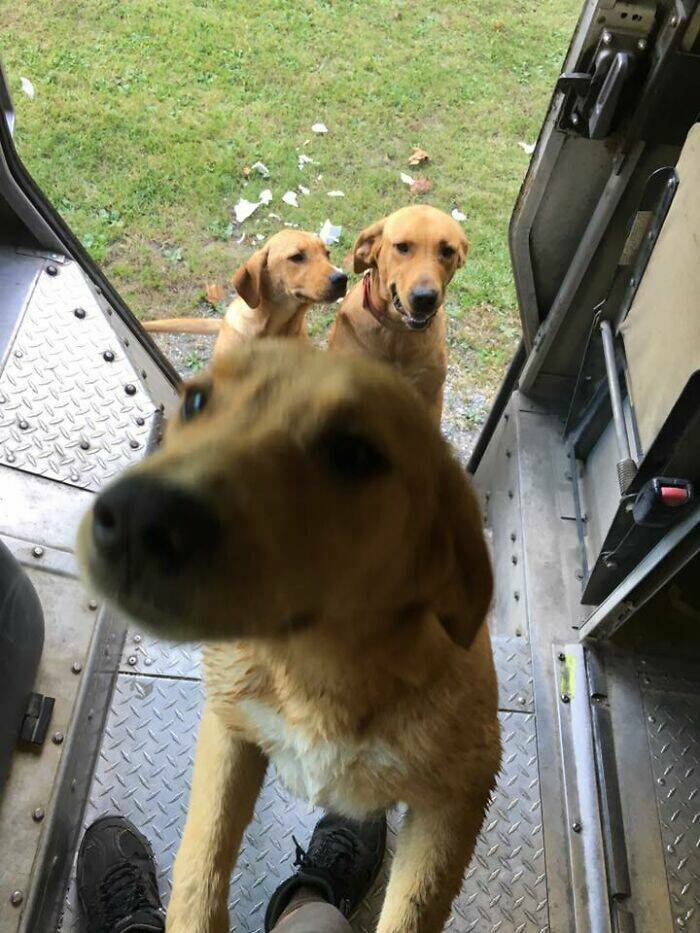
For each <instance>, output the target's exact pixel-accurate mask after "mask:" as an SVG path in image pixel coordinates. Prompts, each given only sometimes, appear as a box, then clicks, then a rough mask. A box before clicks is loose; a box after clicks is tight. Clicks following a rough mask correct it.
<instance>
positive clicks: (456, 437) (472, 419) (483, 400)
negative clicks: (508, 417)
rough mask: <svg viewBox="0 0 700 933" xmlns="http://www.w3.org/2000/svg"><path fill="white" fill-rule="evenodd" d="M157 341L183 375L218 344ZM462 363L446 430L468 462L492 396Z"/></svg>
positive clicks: (453, 377) (200, 339) (453, 371)
mask: <svg viewBox="0 0 700 933" xmlns="http://www.w3.org/2000/svg"><path fill="white" fill-rule="evenodd" d="M153 337H154V338H155V341H156V343H157V344H158V346H159V347H160V348H161V350H162V351H163V353H164V354H165V355H166V356H167V357H168V358H169V359H170V361H171V362H172V364H173V366H174V367H175V369H176V370H177V371H178V372H179V373H180V375H181V376H182V377H183V378H186V377H187V376H191V375H192V374H193V373H194V372H196V371H197V370H198V369H199V368H201V367H202V366H204V365H206V363H207V361H208V360H209V358H210V356H211V352H212V348H213V346H214V340H215V338H214V337H211V336H198V335H196V334H154V335H153ZM458 376H459V362H458V361H455V362H452V363H450V365H449V366H448V371H447V382H446V384H445V402H444V407H443V415H442V430H443V432H444V434H445V436H446V437H447V439H448V440H449V441H450V443H451V444H452V445H453V447H454V448H455V450H456V451H457V453H458V455H459V458H460V460H462V462H463V463H465V464H466V462H467V460H468V458H469V454H470V453H471V450H472V448H473V446H474V443H475V441H476V438H477V436H478V434H479V428H480V425H481V424H482V423H483V422H484V420H485V418H486V415H487V413H488V405H489V400H488V398H487V397H486V396H485V395H484V394H483V393H480V392H474V393H471V394H468V393H465V392H463V391H462V390H461V389H459V388H458V387H457V385H456V383H458V382H459V379H458Z"/></svg>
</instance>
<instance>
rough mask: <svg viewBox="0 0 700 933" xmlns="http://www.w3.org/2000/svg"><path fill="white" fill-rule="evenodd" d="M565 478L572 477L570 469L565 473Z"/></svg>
mask: <svg viewBox="0 0 700 933" xmlns="http://www.w3.org/2000/svg"><path fill="white" fill-rule="evenodd" d="M564 479H568V480H570V479H571V473H569V471H568V470H567V471H566V473H565V474H564Z"/></svg>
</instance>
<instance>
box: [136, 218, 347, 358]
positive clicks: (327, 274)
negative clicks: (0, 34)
mask: <svg viewBox="0 0 700 933" xmlns="http://www.w3.org/2000/svg"><path fill="white" fill-rule="evenodd" d="M232 283H233V286H234V287H235V289H236V291H237V292H238V297H237V298H235V299H234V301H232V302H231V304H230V305H229V307H228V310H227V311H226V316H225V317H224V318H223V319H222V320H212V319H211V318H166V319H165V320H160V321H147V322H146V323H145V324H144V325H143V326H144V328H145V329H146V330H147V331H148V332H149V333H151V334H218V337H217V340H216V343H215V344H214V355H215V356H216V355H220V354H222V353H223V354H225V353H227V352H228V350H230V348H231V347H232V346H234V345H236V344H239V343H243V342H245V341H247V340H254V339H256V338H258V337H301V338H304V339H305V338H306V336H307V335H306V325H305V317H306V312H307V311H308V310H309V308H310V307H311V306H312V305H314V304H317V303H320V302H329V303H330V302H333V301H337V300H338V298H342V297H343V295H344V294H345V289H346V287H347V284H348V277H347V275H345V273H344V272H343V271H342V269H338V268H337V267H336V266H334V265H333V264H332V263H331V261H330V253H329V250H328V247H327V246H326V244H325V243H324V242H323V240H322V239H321V238H320V237H318V236H316V234H314V233H307V232H306V231H304V230H281V231H280V232H279V233H276V234H275V235H274V236H271V237H270V239H269V240H268V241H267V243H266V244H265V245H264V246H263V247H262V248H261V249H259V250H258V251H257V252H255V253H253V255H252V256H251V257H250V259H248V260H247V261H246V262H244V263H243V265H242V266H241V267H240V269H238V270H237V271H236V273H235V275H234V276H233V278H232Z"/></svg>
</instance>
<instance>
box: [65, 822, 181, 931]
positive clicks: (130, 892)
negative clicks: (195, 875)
mask: <svg viewBox="0 0 700 933" xmlns="http://www.w3.org/2000/svg"><path fill="white" fill-rule="evenodd" d="M78 897H79V898H80V906H81V907H82V908H83V914H84V916H85V919H86V921H87V930H88V933H129V931H132V930H138V931H139V933H151V931H152V933H163V931H164V930H165V913H164V912H163V908H162V906H161V903H160V895H159V894H158V883H157V881H156V865H155V859H154V858H153V852H152V851H151V847H150V845H149V844H148V842H147V840H146V839H145V838H144V837H143V836H142V835H141V833H140V832H139V831H138V830H137V829H136V827H135V826H133V825H132V824H131V823H130V822H129V821H128V820H126V819H124V817H121V816H103V817H101V818H100V819H99V820H95V822H94V823H92V824H91V825H90V826H88V828H87V829H86V830H85V835H84V836H83V841H82V843H81V844H80V852H79V853H78Z"/></svg>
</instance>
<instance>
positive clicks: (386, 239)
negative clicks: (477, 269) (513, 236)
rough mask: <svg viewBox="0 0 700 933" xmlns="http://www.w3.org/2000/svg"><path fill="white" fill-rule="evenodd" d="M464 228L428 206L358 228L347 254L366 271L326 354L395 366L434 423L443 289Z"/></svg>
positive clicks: (440, 378)
mask: <svg viewBox="0 0 700 933" xmlns="http://www.w3.org/2000/svg"><path fill="white" fill-rule="evenodd" d="M467 250H468V243H467V238H466V237H465V235H464V233H463V231H462V228H461V227H460V225H459V224H458V223H457V222H456V221H455V220H453V218H452V217H450V216H449V215H448V214H445V213H443V212H442V211H439V210H437V209H436V208H434V207H429V206H428V205H415V206H412V207H404V208H401V210H398V211H396V212H395V213H393V214H390V215H389V216H388V217H385V218H384V219H383V220H380V221H378V222H377V223H375V224H372V226H370V227H367V229H366V230H363V231H362V233H361V234H360V236H359V237H358V239H357V242H356V243H355V249H354V253H353V260H354V269H355V272H364V273H365V275H364V277H363V279H362V281H361V282H359V283H358V284H357V285H355V286H354V287H353V288H352V289H351V290H350V292H349V293H348V295H347V297H346V298H345V300H344V301H343V303H342V305H341V306H340V309H339V311H338V314H337V315H336V318H335V322H334V324H333V328H332V330H331V334H330V338H329V341H328V349H329V350H331V351H343V352H349V353H356V354H363V355H366V356H371V357H374V358H375V359H379V360H384V361H385V362H388V363H391V364H392V365H393V366H395V367H396V368H397V369H398V370H399V372H400V373H402V375H403V376H405V377H406V378H407V379H408V380H409V382H411V383H412V384H413V386H414V387H415V389H416V390H417V391H418V394H419V395H420V396H421V397H422V398H423V400H424V401H425V403H426V404H427V406H428V409H429V411H430V413H431V415H432V417H433V418H434V420H435V421H436V422H437V423H438V424H439V423H440V418H441V415H442V397H443V386H444V382H445V377H446V375H447V348H446V345H445V312H444V309H443V302H444V299H445V289H446V287H447V285H448V284H449V282H450V281H451V279H452V277H453V275H454V274H455V272H456V271H457V269H458V268H459V267H460V266H461V265H462V264H463V263H464V260H465V259H466V256H467Z"/></svg>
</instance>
